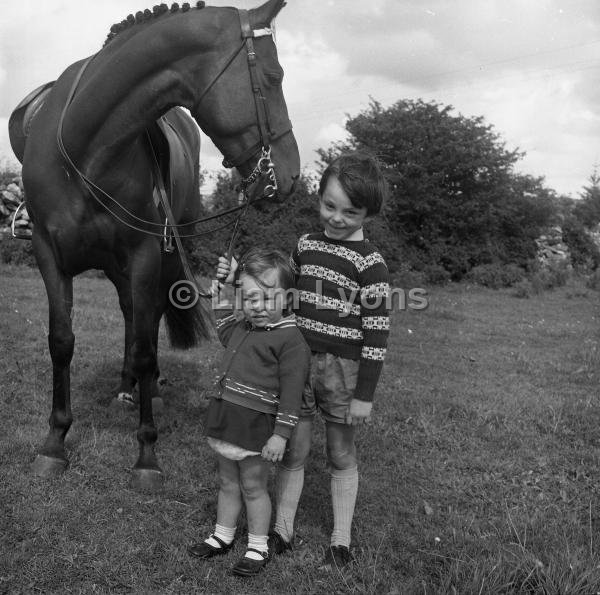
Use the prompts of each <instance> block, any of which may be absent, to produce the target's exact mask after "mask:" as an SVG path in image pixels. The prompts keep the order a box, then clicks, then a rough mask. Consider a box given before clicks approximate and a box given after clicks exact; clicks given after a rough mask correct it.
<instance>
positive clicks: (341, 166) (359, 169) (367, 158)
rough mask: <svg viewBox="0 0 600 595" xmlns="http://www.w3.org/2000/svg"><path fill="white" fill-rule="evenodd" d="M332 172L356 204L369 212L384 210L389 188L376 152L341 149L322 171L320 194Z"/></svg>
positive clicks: (320, 194)
mask: <svg viewBox="0 0 600 595" xmlns="http://www.w3.org/2000/svg"><path fill="white" fill-rule="evenodd" d="M331 176H335V177H336V178H337V179H338V181H339V183H340V185H341V186H342V188H343V189H344V192H345V193H346V194H347V195H348V198H349V199H350V202H351V203H352V204H353V205H354V206H355V207H357V208H362V207H366V208H367V215H377V213H379V212H380V211H381V209H382V207H383V203H384V202H385V200H386V198H387V195H388V192H389V188H388V183H387V181H386V179H385V177H384V175H383V172H382V171H381V167H380V165H379V162H378V161H377V159H376V158H375V157H374V156H373V155H371V154H370V153H366V152H361V151H355V152H353V153H342V154H341V155H340V156H339V157H337V158H336V159H334V160H333V161H332V162H331V163H330V164H329V165H328V166H327V169H325V171H324V172H323V176H322V177H321V181H320V182H319V196H323V192H325V188H327V182H328V181H329V178H330V177H331Z"/></svg>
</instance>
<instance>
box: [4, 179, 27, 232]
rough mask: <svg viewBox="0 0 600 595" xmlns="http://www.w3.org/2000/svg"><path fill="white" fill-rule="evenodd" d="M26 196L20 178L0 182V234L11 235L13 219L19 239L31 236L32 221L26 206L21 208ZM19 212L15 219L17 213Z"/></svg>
mask: <svg viewBox="0 0 600 595" xmlns="http://www.w3.org/2000/svg"><path fill="white" fill-rule="evenodd" d="M24 198H25V195H24V193H23V183H22V181H21V177H20V176H15V177H14V178H12V179H9V180H7V181H5V182H0V233H2V234H9V233H11V225H12V221H13V218H14V219H15V233H16V234H17V235H18V236H19V237H28V236H31V220H30V219H29V214H28V213H27V209H26V208H25V206H24V205H23V206H21V208H19V207H20V205H21V203H22V202H23V200H24ZM17 210H18V213H17V216H16V218H15V212H16V211H17Z"/></svg>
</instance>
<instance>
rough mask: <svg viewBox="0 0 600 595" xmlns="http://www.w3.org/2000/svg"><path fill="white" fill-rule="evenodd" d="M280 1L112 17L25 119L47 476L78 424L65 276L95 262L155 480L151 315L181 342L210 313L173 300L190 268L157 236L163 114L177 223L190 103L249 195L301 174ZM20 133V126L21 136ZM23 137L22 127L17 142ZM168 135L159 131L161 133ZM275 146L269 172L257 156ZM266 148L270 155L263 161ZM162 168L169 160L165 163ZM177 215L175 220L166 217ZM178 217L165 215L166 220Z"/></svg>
mask: <svg viewBox="0 0 600 595" xmlns="http://www.w3.org/2000/svg"><path fill="white" fill-rule="evenodd" d="M283 4H284V2H283V0H269V1H268V2H266V3H265V4H263V5H262V6H260V7H258V8H255V9H253V10H250V11H242V10H239V11H238V10H237V9H235V8H215V7H206V8H204V3H203V2H199V3H198V7H197V8H192V9H190V8H189V5H187V4H184V5H183V6H182V7H181V8H179V6H178V5H177V4H174V5H173V6H172V7H171V9H169V8H168V7H167V6H166V5H164V4H163V5H160V6H156V7H155V9H154V13H152V12H150V11H148V10H146V11H145V12H144V13H142V12H138V13H137V14H136V16H135V17H134V16H132V15H130V16H129V17H128V18H127V20H125V21H123V22H122V23H120V24H119V25H116V26H113V28H112V29H111V34H110V35H109V37H108V39H107V43H106V44H105V45H104V47H103V48H102V50H101V51H99V52H98V53H97V54H95V55H94V56H92V57H91V59H88V61H83V60H82V61H80V62H77V63H75V64H73V65H71V66H70V67H69V68H67V69H66V70H65V72H64V73H63V74H62V75H61V76H60V77H59V78H58V80H57V81H56V82H55V84H54V85H53V86H52V88H51V89H50V91H49V92H47V96H46V97H45V99H44V101H43V103H42V104H41V106H36V109H35V114H34V115H33V117H32V119H31V124H30V126H29V128H28V130H27V138H26V142H25V143H24V154H23V157H22V162H23V171H22V174H23V184H24V188H25V194H26V197H27V209H28V212H29V214H30V216H31V219H32V221H33V224H34V225H33V237H32V240H33V248H34V252H35V257H36V260H37V263H38V266H39V269H40V272H41V274H42V277H43V280H44V284H45V286H46V291H47V294H48V304H49V336H48V342H49V347H50V355H51V358H52V366H53V399H52V412H51V414H50V421H49V423H50V431H49V433H48V436H47V438H46V441H45V443H44V445H43V446H42V448H41V449H40V451H39V453H38V455H37V458H36V461H35V463H34V471H35V472H36V473H38V474H41V475H52V474H56V473H60V472H61V471H63V470H64V469H65V468H66V466H67V462H68V461H67V457H66V453H65V447H64V440H65V436H66V434H67V432H68V430H69V427H70V425H71V423H72V420H73V417H72V413H71V405H70V364H71V359H72V356H73V347H74V340H75V337H74V335H73V331H72V325H71V310H72V304H73V283H72V281H73V277H74V276H75V275H77V274H79V273H81V272H83V271H85V270H87V269H91V268H94V269H101V270H103V271H104V272H105V273H106V275H107V277H108V278H109V279H110V280H111V281H112V282H113V283H114V285H115V287H116V289H117V292H118V295H119V303H120V306H121V309H122V311H123V315H124V318H125V350H126V353H125V363H124V366H123V379H122V385H121V390H123V391H127V390H131V388H132V386H133V384H134V383H135V382H137V386H138V389H139V407H140V423H139V428H138V432H137V438H138V442H139V457H138V459H137V462H136V463H135V466H134V468H133V480H134V484H135V485H137V486H140V487H147V488H153V487H155V486H157V485H158V484H160V482H161V480H162V471H161V469H160V466H159V464H158V461H157V458H156V455H155V452H154V445H155V442H156V440H157V431H156V427H155V424H154V420H153V416H152V396H153V395H154V394H155V390H156V389H155V386H156V378H157V375H158V366H157V336H158V324H159V321H160V319H161V316H162V315H163V313H165V312H166V313H167V315H166V321H167V326H168V330H169V334H170V337H171V339H172V340H173V342H174V344H175V345H176V346H183V347H187V346H191V345H192V344H194V341H195V339H196V338H197V336H198V334H200V335H202V334H204V335H206V333H207V330H208V329H209V324H208V321H207V320H206V318H205V319H201V317H199V316H198V315H197V313H196V321H197V322H198V319H200V320H199V322H200V324H197V325H193V324H192V318H191V317H192V316H193V311H192V309H189V310H185V309H179V310H177V309H175V308H174V307H173V306H172V304H170V301H169V299H168V293H169V288H170V287H171V286H172V285H173V283H175V282H176V281H178V280H181V279H183V278H184V271H183V269H184V267H182V265H181V262H180V259H179V255H178V254H177V252H172V253H170V254H169V253H165V252H164V251H163V250H162V248H161V237H162V235H163V233H164V230H165V228H164V225H165V215H166V209H165V208H162V207H161V206H157V204H156V203H155V201H154V200H153V192H154V185H155V183H154V179H155V176H154V175H153V171H154V170H155V169H156V168H155V167H154V163H153V162H154V160H155V154H158V155H159V157H160V155H161V150H160V143H161V141H160V139H159V140H158V141H156V142H155V143H153V144H154V145H156V144H158V145H159V150H158V151H156V150H155V151H152V150H150V148H149V147H150V143H149V141H148V138H149V137H152V136H154V137H155V138H158V137H159V136H160V135H158V134H157V125H156V122H157V121H162V124H163V127H165V126H167V125H170V126H171V127H173V128H175V129H177V130H178V135H179V137H180V144H181V146H182V147H183V152H184V153H186V157H187V160H186V163H187V167H184V168H183V169H181V170H180V172H179V174H178V175H179V177H175V179H172V183H171V184H167V186H168V188H167V190H172V189H173V188H177V193H173V196H172V197H171V198H172V204H171V207H170V208H171V209H172V211H173V218H174V221H175V222H176V223H177V224H179V225H182V224H188V226H187V228H186V227H181V226H178V227H177V229H179V230H180V231H181V233H182V235H185V233H184V232H186V231H187V232H188V233H189V228H190V226H189V223H190V222H192V221H193V220H194V218H195V217H196V216H197V212H198V207H199V196H198V152H199V139H198V138H197V130H194V128H195V125H194V128H192V127H191V126H189V124H186V122H185V116H184V115H183V112H180V111H178V110H177V109H176V110H175V111H174V110H173V108H175V106H183V107H185V108H187V109H188V110H189V111H190V112H191V114H192V116H193V118H194V119H195V120H196V122H197V123H198V125H199V126H200V128H202V130H203V131H204V132H205V133H206V134H208V135H209V136H210V137H211V139H212V140H213V141H214V143H215V145H216V146H217V147H218V148H219V150H220V151H221V152H222V153H223V155H224V156H225V163H226V164H227V165H228V166H230V167H231V166H235V167H236V168H237V169H238V171H239V172H240V174H241V176H242V177H245V178H246V179H247V180H248V183H250V182H255V184H254V188H253V195H254V196H257V195H258V194H260V193H262V192H263V189H264V187H265V186H266V185H267V184H268V183H270V184H271V186H276V187H277V188H278V191H279V193H280V194H282V195H284V196H285V195H287V194H289V193H290V192H291V190H292V187H293V183H294V180H295V178H297V176H298V174H299V166H300V164H299V155H298V147H297V145H296V141H295V139H294V136H293V134H292V132H291V124H290V122H289V118H288V114H287V108H286V104H285V100H284V97H283V92H282V88H281V83H282V76H283V73H282V69H281V66H280V65H279V62H278V60H277V53H276V48H275V44H274V42H273V39H272V35H271V31H270V29H269V26H270V23H271V21H272V19H273V18H274V17H275V16H276V15H277V14H278V12H279V11H280V9H281V8H282V6H283ZM17 136H18V135H17ZM21 141H22V139H20V138H16V139H15V143H16V144H17V145H19V142H21ZM163 144H164V141H163ZM268 149H270V160H267V161H270V163H269V166H270V169H269V172H270V174H271V175H273V171H274V173H275V178H273V179H271V180H270V181H269V180H266V181H265V180H264V179H262V178H261V173H262V170H264V167H262V168H261V167H258V166H257V163H258V162H259V159H260V158H261V156H262V157H264V156H265V155H266V154H267V151H268ZM263 161H264V160H263ZM162 166H163V168H164V167H165V166H164V163H163V164H162ZM170 223H173V221H170ZM172 229H173V227H171V230H172Z"/></svg>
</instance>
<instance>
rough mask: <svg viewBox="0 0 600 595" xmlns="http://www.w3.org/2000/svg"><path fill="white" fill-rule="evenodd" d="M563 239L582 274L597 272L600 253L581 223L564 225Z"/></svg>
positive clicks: (574, 221) (572, 221)
mask: <svg viewBox="0 0 600 595" xmlns="http://www.w3.org/2000/svg"><path fill="white" fill-rule="evenodd" d="M563 239H564V242H565V244H566V245H567V246H568V247H569V252H570V253H571V263H572V264H573V266H574V267H575V268H576V269H578V270H580V271H582V272H587V271H594V270H596V268H597V267H598V265H599V264H600V251H599V250H598V247H597V246H596V244H595V243H594V241H593V240H592V238H591V237H590V236H589V234H588V233H587V231H586V230H585V228H584V227H583V225H582V224H581V223H579V221H576V220H570V221H568V222H566V223H565V224H564V225H563Z"/></svg>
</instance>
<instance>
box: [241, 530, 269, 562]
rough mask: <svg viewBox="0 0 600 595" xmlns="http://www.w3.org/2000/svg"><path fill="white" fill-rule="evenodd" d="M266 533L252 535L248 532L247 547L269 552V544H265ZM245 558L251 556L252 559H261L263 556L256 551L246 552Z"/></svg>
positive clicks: (265, 552)
mask: <svg viewBox="0 0 600 595" xmlns="http://www.w3.org/2000/svg"><path fill="white" fill-rule="evenodd" d="M267 539H268V535H253V534H252V533H248V549H250V548H252V549H253V550H258V551H259V552H263V553H264V554H265V555H266V554H268V553H269V546H268V545H267ZM244 557H245V558H251V559H252V560H263V559H264V558H263V557H262V556H261V555H259V554H257V553H256V552H246V555H245V556H244Z"/></svg>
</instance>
